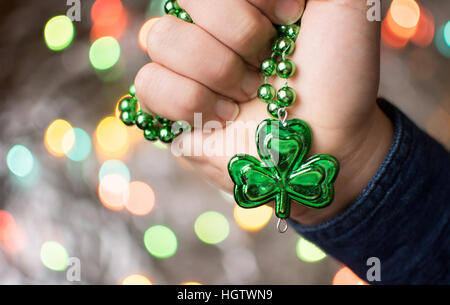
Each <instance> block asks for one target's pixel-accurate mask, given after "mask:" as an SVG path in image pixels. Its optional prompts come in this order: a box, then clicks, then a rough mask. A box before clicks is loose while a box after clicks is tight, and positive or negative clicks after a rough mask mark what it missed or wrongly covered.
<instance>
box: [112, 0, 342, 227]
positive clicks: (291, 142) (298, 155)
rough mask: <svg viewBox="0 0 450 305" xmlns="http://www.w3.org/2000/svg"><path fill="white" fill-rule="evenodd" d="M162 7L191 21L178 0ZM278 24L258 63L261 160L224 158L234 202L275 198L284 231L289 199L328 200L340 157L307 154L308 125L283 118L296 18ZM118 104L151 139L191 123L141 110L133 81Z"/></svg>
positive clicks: (315, 203)
mask: <svg viewBox="0 0 450 305" xmlns="http://www.w3.org/2000/svg"><path fill="white" fill-rule="evenodd" d="M164 8H165V11H166V13H167V14H170V15H173V16H176V17H177V18H180V19H182V20H184V21H186V22H190V23H194V22H193V20H192V18H191V17H190V16H189V14H188V13H187V12H186V11H185V10H183V9H182V8H181V7H180V5H179V4H178V3H177V1H176V0H169V1H167V2H166V4H165V6H164ZM277 30H278V38H277V39H276V40H275V42H274V44H273V47H272V55H271V56H270V57H269V58H267V59H265V60H264V61H263V62H262V64H261V72H262V74H263V75H264V84H263V85H261V87H260V88H259V89H258V92H257V96H258V98H259V99H260V100H261V101H262V102H264V103H267V111H268V113H269V114H270V116H272V117H273V119H266V120H264V121H262V122H261V123H260V124H259V126H258V128H257V130H256V145H257V151H258V155H259V157H260V160H258V159H257V158H255V157H253V156H250V155H235V156H234V157H232V158H231V160H230V162H229V163H228V172H229V175H230V177H231V179H232V180H233V182H234V198H235V201H236V203H237V204H238V205H239V206H240V207H243V208H255V207H258V206H261V205H264V204H267V203H269V202H272V201H275V214H276V216H277V217H278V224H277V227H278V230H279V232H281V233H284V232H286V230H287V228H288V225H287V221H286V219H287V218H289V215H290V208H291V201H295V202H298V203H300V204H301V205H303V206H306V207H310V208H314V209H322V208H325V207H327V206H328V205H329V204H331V202H332V201H333V198H334V182H335V180H336V178H337V175H338V172H339V162H338V161H337V159H336V158H334V157H333V156H330V155H326V154H319V155H314V156H311V157H309V158H308V156H309V153H310V149H311V144H312V134H311V129H310V127H309V125H308V124H307V123H306V122H304V121H302V120H299V119H291V120H287V116H288V112H287V107H289V106H291V105H293V104H294V103H295V101H296V98H297V94H296V93H295V90H294V89H292V88H291V87H289V85H288V79H289V78H291V77H292V76H294V75H295V73H296V66H295V63H294V62H293V61H292V60H290V59H288V58H286V57H287V56H290V55H292V54H293V53H294V50H295V41H296V39H297V37H298V35H299V33H300V22H299V23H296V24H292V25H282V26H278V27H277ZM275 75H277V76H278V77H280V78H283V79H285V80H286V82H285V85H284V86H283V87H282V88H280V89H279V90H278V91H276V90H275V88H274V87H273V86H272V85H270V84H269V83H268V78H269V77H272V76H275ZM119 110H120V118H121V120H122V121H123V122H124V124H126V125H128V126H131V125H136V126H138V127H139V128H140V129H142V130H143V131H144V136H145V138H146V139H147V140H149V141H156V140H158V139H159V140H160V141H162V142H164V143H171V142H172V141H173V140H174V139H175V138H176V137H177V136H178V135H180V134H181V133H182V132H183V131H187V130H190V127H189V126H184V125H182V124H180V123H178V122H174V121H171V120H168V119H165V118H163V117H161V116H158V115H151V114H149V113H146V112H144V111H142V110H140V107H139V103H138V101H137V99H136V95H135V90H134V86H131V88H130V90H129V95H128V96H126V97H124V98H123V99H122V100H121V101H120V103H119Z"/></svg>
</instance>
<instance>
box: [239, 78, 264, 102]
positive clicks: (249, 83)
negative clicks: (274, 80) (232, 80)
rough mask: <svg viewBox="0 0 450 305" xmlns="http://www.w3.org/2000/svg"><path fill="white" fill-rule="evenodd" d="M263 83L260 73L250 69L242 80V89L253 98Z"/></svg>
mask: <svg viewBox="0 0 450 305" xmlns="http://www.w3.org/2000/svg"><path fill="white" fill-rule="evenodd" d="M260 85H261V79H260V77H259V74H258V73H256V72H253V71H248V72H247V74H246V75H245V76H244V79H243V80H242V90H243V91H244V92H245V93H246V94H247V95H248V97H249V98H251V99H253V98H255V97H256V94H257V93H256V91H257V90H258V87H259V86H260Z"/></svg>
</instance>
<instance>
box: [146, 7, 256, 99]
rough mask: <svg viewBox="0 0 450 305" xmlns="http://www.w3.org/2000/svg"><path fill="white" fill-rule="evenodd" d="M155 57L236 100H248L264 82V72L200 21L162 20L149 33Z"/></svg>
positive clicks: (168, 18)
mask: <svg viewBox="0 0 450 305" xmlns="http://www.w3.org/2000/svg"><path fill="white" fill-rule="evenodd" d="M148 51H149V55H150V57H151V58H152V60H153V61H155V62H158V63H160V64H162V65H163V66H165V67H167V68H169V69H170V70H172V71H174V72H177V73H178V74H181V75H183V76H185V77H188V78H191V79H193V80H195V81H197V82H199V83H201V84H203V85H205V86H206V87H208V88H210V89H211V90H213V91H215V92H217V93H219V94H221V95H223V96H226V97H229V98H230V99H232V100H235V101H239V102H246V101H248V100H249V99H250V98H252V97H254V96H255V92H256V90H257V88H258V86H259V85H260V84H261V79H260V74H259V73H258V72H257V71H255V70H251V69H250V68H249V67H248V65H247V64H246V63H245V62H244V61H243V60H242V58H241V57H240V56H238V55H237V54H236V53H234V52H233V51H232V50H230V49H229V48H227V47H226V46H225V45H223V44H222V43H221V42H219V41H218V40H216V39H215V38H214V37H212V36H211V35H210V34H208V33H207V32H205V31H204V30H203V29H201V28H200V27H198V26H197V25H193V24H190V23H187V22H184V21H182V20H179V19H177V18H175V17H173V16H165V17H162V18H161V19H160V20H158V21H157V22H156V23H155V24H154V25H153V27H152V28H151V30H150V33H149V36H148Z"/></svg>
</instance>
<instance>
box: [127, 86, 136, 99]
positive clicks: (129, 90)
mask: <svg viewBox="0 0 450 305" xmlns="http://www.w3.org/2000/svg"><path fill="white" fill-rule="evenodd" d="M128 93H130V95H131V96H132V97H135V96H136V87H135V86H134V84H133V85H131V86H130V89H128Z"/></svg>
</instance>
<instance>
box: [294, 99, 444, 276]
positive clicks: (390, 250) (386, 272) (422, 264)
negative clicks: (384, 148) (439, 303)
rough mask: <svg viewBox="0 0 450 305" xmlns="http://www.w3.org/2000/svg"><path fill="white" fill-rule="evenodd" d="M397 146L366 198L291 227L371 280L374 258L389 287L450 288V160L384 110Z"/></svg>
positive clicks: (393, 113)
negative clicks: (328, 216) (321, 218)
mask: <svg viewBox="0 0 450 305" xmlns="http://www.w3.org/2000/svg"><path fill="white" fill-rule="evenodd" d="M384 108H385V112H386V113H387V114H388V116H389V117H390V118H391V120H392V121H393V123H394V126H395V136H394V143H393V145H392V147H391V148H390V151H389V153H388V155H387V157H386V159H385V160H384V161H383V163H382V165H381V167H380V168H379V169H378V171H377V173H376V174H375V176H374V177H373V178H372V180H371V181H370V182H369V184H368V186H367V187H366V188H365V189H364V190H363V192H362V193H361V195H360V196H359V197H358V199H356V201H355V202H353V203H352V204H351V205H350V206H349V207H348V208H346V209H345V210H344V211H343V212H342V213H340V214H339V215H337V216H336V217H334V218H333V219H331V220H328V221H325V222H323V223H321V224H319V225H316V226H302V225H300V224H298V223H295V222H292V225H293V226H294V228H295V229H296V230H297V231H298V232H299V233H300V234H302V235H303V236H305V237H306V238H308V239H310V240H311V241H313V242H315V243H316V244H317V245H318V246H320V247H322V248H323V249H324V250H325V251H326V252H327V253H329V254H330V255H332V256H334V257H335V258H337V259H338V260H340V261H342V262H343V263H344V264H346V265H347V266H349V267H350V268H351V269H352V270H354V271H355V273H357V274H358V275H359V276H360V277H361V278H363V279H365V278H366V272H367V270H368V268H369V267H368V266H367V265H366V261H367V259H368V258H369V257H377V258H379V259H380V261H381V281H382V283H385V284H388V283H393V284H405V283H414V284H431V283H449V282H450V272H449V271H448V270H450V225H449V217H450V216H449V215H450V188H449V182H450V155H449V153H448V152H447V151H446V150H445V149H444V148H443V147H442V146H441V145H440V144H438V143H437V142H436V141H434V140H433V139H431V138H430V137H429V136H428V135H426V134H425V133H423V132H422V131H421V130H419V129H418V128H417V127H416V126H415V125H414V124H413V123H412V122H411V121H409V120H408V119H407V118H406V117H405V116H404V115H403V114H401V113H400V112H399V111H398V110H395V108H393V107H392V106H389V105H387V104H385V106H384Z"/></svg>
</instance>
